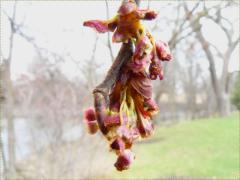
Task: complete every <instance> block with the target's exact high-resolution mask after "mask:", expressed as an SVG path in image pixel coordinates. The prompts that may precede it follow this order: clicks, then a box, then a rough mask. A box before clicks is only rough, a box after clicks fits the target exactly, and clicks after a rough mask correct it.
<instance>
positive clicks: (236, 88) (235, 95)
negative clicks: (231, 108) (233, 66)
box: [231, 73, 240, 110]
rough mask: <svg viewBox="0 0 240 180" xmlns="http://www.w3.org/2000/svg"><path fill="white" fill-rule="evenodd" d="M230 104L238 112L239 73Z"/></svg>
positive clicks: (239, 94) (239, 95)
mask: <svg viewBox="0 0 240 180" xmlns="http://www.w3.org/2000/svg"><path fill="white" fill-rule="evenodd" d="M231 101H232V103H233V104H234V105H235V106H236V107H237V109H238V110H240V73H238V77H237V82H236V84H235V88H234V91H233V94H232V98H231Z"/></svg>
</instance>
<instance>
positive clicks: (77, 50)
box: [1, 1, 239, 79]
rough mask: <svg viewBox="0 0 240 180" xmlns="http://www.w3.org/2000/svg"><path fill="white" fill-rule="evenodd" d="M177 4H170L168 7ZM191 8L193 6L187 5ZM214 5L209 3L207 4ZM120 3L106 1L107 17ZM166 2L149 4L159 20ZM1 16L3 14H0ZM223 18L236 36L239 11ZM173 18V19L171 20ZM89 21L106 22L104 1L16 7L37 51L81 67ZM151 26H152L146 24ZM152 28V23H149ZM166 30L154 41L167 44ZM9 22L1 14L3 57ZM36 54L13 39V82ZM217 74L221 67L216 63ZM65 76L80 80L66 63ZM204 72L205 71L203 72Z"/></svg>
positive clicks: (214, 33)
mask: <svg viewBox="0 0 240 180" xmlns="http://www.w3.org/2000/svg"><path fill="white" fill-rule="evenodd" d="M174 3H177V1H170V4H174ZM188 3H190V4H193V3H194V2H191V1H188ZM211 3H212V4H214V3H216V2H209V4H211ZM1 4H2V7H1V8H2V9H4V11H6V12H7V13H8V14H11V13H12V12H11V11H12V5H13V2H11V1H2V2H1ZM119 4H120V1H109V7H110V16H113V15H114V14H115V12H116V11H117V9H118V6H119ZM168 4H169V2H167V1H151V3H150V7H151V9H154V10H157V11H160V12H159V20H161V18H162V17H164V16H172V12H170V10H169V9H168V8H164V7H167V5H168ZM141 7H145V8H146V7H147V1H144V2H142V3H141ZM1 13H2V12H1ZM224 16H225V17H227V18H230V19H233V20H234V19H235V20H237V19H238V21H237V22H235V25H234V26H235V30H236V31H237V32H239V25H238V24H239V23H238V22H239V9H238V7H236V8H235V9H231V10H230V11H227V12H225V14H224ZM173 18H174V17H173ZM89 19H106V7H105V1H20V2H18V3H17V22H19V23H21V22H24V25H25V27H24V31H25V32H26V33H27V34H29V35H30V36H32V37H34V38H35V39H36V43H37V44H38V45H39V46H40V47H44V48H47V49H49V50H51V51H54V52H56V53H59V54H66V53H69V54H71V56H72V57H73V58H74V59H75V60H77V61H80V64H81V63H83V62H84V61H86V60H87V59H90V58H91V55H92V51H93V45H94V41H95V39H96V36H97V34H96V32H95V31H94V30H92V29H90V28H87V27H83V26H82V24H83V21H85V20H89ZM204 23H205V26H204V28H203V31H204V35H205V36H206V37H207V38H208V39H209V40H210V41H211V42H212V43H214V44H215V45H216V46H218V47H219V48H220V49H222V50H224V49H225V48H226V46H227V41H226V37H224V33H223V32H222V31H221V30H220V29H219V28H217V26H216V25H214V24H213V23H210V22H209V21H205V22H204ZM147 24H148V25H151V22H149V23H147ZM152 24H153V23H152ZM170 33H171V32H169V29H168V27H167V26H166V25H164V24H163V26H162V27H161V32H157V33H155V36H156V37H157V39H161V40H164V41H168V40H169V38H170ZM8 38H9V22H8V20H7V19H6V16H5V15H4V14H1V47H2V51H3V55H6V54H7V52H8V46H9V41H8ZM106 38H107V35H103V34H100V35H99V41H98V46H97V51H96V61H97V63H99V64H100V65H101V66H100V67H99V69H98V71H99V72H103V71H106V70H107V69H108V67H109V66H110V64H111V59H110V54H109V50H108V48H107V47H106V45H105V44H106ZM119 47H120V44H114V45H113V49H114V55H116V54H117V51H118V50H119ZM238 50H239V48H236V50H235V51H234V53H233V56H232V58H231V63H230V68H229V70H230V71H236V70H239V51H238ZM35 57H36V54H35V51H34V49H33V47H32V46H31V44H29V43H28V42H26V41H25V40H24V39H22V38H21V37H19V36H16V37H15V42H14V54H13V62H12V69H11V70H12V79H17V78H18V77H19V76H20V75H21V74H26V73H27V71H28V69H29V65H30V64H31V63H32V62H33V60H34V59H35ZM203 65H204V66H206V70H207V67H208V62H207V61H206V60H203ZM216 65H217V69H218V71H220V69H221V66H222V63H221V62H218V63H216ZM62 70H63V71H64V72H65V74H66V75H67V76H68V77H70V78H73V77H75V76H80V74H79V70H78V69H77V68H76V65H75V64H74V63H72V62H71V61H67V62H66V63H65V64H63V65H62ZM206 72H207V71H206Z"/></svg>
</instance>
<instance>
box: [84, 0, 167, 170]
mask: <svg viewBox="0 0 240 180" xmlns="http://www.w3.org/2000/svg"><path fill="white" fill-rule="evenodd" d="M156 16H157V13H156V12H155V11H152V10H148V9H147V10H141V9H138V7H137V5H136V4H135V2H134V1H133V0H125V1H123V3H122V4H121V6H120V8H119V10H118V13H117V15H116V16H115V17H113V18H112V19H110V20H106V21H101V20H90V21H86V22H84V26H88V27H91V28H94V29H95V30H97V31H98V32H99V33H105V32H109V31H112V32H114V34H113V38H112V40H113V42H122V43H127V42H129V41H131V42H133V44H134V47H135V48H134V49H135V50H134V53H133V56H132V57H131V58H130V59H129V60H128V62H127V64H126V65H125V67H124V68H122V70H121V76H120V78H119V79H118V80H117V81H116V82H115V84H114V86H113V87H112V89H111V92H110V94H109V104H108V105H107V106H106V107H105V109H104V111H103V112H104V114H103V115H102V116H104V121H103V125H104V127H105V128H106V129H107V130H108V133H107V134H106V135H105V136H106V138H107V140H108V141H109V142H110V148H111V150H112V151H114V152H115V153H116V155H118V158H117V161H116V163H115V167H116V169H117V170H119V171H122V170H125V169H128V168H129V165H130V164H131V163H132V161H133V159H134V157H135V156H134V155H133V153H132V152H131V147H132V144H133V142H134V141H136V140H137V139H139V138H146V137H149V136H150V135H152V133H153V130H154V126H153V122H152V116H153V114H155V113H156V112H158V106H157V104H156V103H155V102H154V100H153V99H152V84H151V80H155V79H157V78H158V77H159V79H160V80H162V79H163V68H162V65H161V62H162V61H169V60H171V59H172V56H171V53H170V50H169V47H168V45H167V43H164V42H162V41H158V42H155V40H154V38H153V37H152V35H151V34H150V32H149V31H148V30H147V29H146V28H145V27H144V26H143V25H142V24H141V22H140V20H152V19H155V18H156ZM95 114H96V113H95V110H94V108H89V109H87V110H86V111H85V120H86V123H87V125H88V129H89V133H91V134H94V133H96V132H97V130H98V123H97V120H96V115H95Z"/></svg>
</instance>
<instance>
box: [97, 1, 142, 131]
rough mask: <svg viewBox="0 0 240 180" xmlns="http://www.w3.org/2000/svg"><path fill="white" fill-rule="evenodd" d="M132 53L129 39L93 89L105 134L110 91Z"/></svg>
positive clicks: (98, 118) (98, 119)
mask: <svg viewBox="0 0 240 180" xmlns="http://www.w3.org/2000/svg"><path fill="white" fill-rule="evenodd" d="M135 2H136V4H137V5H138V6H139V4H140V0H135ZM132 55H133V44H132V42H131V41H129V42H128V43H123V44H122V47H121V49H120V51H119V53H118V55H117V57H116V59H115V61H114V62H113V64H112V66H111V68H110V69H109V71H108V73H107V75H106V77H105V79H104V80H103V82H102V83H100V84H99V85H98V86H97V87H96V88H95V89H94V90H93V96H94V107H95V111H96V117H97V121H98V124H99V128H100V130H101V132H102V133H103V134H107V133H108V130H107V128H106V127H105V126H104V124H103V118H104V110H105V108H106V105H107V104H108V95H109V91H110V89H111V88H112V87H113V85H114V84H115V82H116V81H117V79H118V77H119V75H120V72H121V69H122V68H124V65H125V64H126V62H127V61H128V60H129V59H130V58H131V57H132Z"/></svg>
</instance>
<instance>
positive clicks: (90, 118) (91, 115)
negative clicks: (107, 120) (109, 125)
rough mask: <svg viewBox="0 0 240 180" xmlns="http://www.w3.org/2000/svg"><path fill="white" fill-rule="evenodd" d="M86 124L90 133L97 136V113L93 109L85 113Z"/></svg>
mask: <svg viewBox="0 0 240 180" xmlns="http://www.w3.org/2000/svg"><path fill="white" fill-rule="evenodd" d="M84 117H85V122H86V124H87V127H88V132H89V133H90V134H95V133H96V132H97V130H98V123H97V120H96V116H95V111H94V109H93V108H88V109H87V110H86V111H85V112H84Z"/></svg>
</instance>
